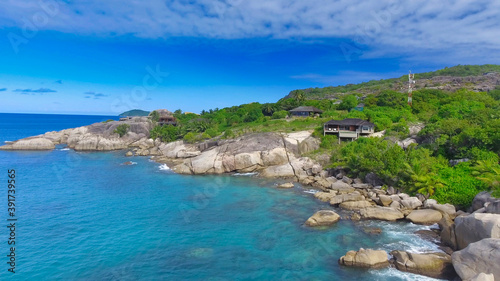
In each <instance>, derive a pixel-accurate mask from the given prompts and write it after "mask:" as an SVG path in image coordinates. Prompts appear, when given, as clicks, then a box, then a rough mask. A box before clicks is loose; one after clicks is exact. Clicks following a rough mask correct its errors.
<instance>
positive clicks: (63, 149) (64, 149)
mask: <svg viewBox="0 0 500 281" xmlns="http://www.w3.org/2000/svg"><path fill="white" fill-rule="evenodd" d="M59 150H60V151H67V150H70V149H69V148H61V149H59Z"/></svg>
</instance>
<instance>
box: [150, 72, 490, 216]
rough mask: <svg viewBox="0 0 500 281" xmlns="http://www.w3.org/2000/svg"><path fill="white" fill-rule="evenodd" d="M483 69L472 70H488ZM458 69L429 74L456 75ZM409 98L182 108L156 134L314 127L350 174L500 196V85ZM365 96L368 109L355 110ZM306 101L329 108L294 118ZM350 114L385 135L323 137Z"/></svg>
mask: <svg viewBox="0 0 500 281" xmlns="http://www.w3.org/2000/svg"><path fill="white" fill-rule="evenodd" d="M483 67H484V66H481V67H477V68H476V67H472V70H470V71H476V72H477V71H479V70H478V69H480V70H481V71H483V70H484V68H483ZM456 69H458V68H451V69H444V70H442V71H441V72H439V71H437V72H435V73H434V74H426V75H429V76H432V75H435V76H433V77H434V78H435V77H438V76H437V74H436V73H441V74H442V73H446V74H450V75H451V74H454V73H455V71H456ZM476 72H474V73H476ZM467 74H469V73H467ZM497 74H498V73H494V75H497ZM465 77H467V76H465ZM406 100H407V94H406V93H404V92H399V91H394V90H391V89H384V90H379V91H376V92H374V93H373V94H369V95H362V94H360V93H346V94H343V95H342V97H341V98H340V99H339V101H334V100H330V99H310V97H309V99H308V98H306V96H305V95H296V96H294V97H292V98H283V99H281V100H279V101H278V102H276V103H265V104H260V103H250V104H243V105H239V106H232V107H227V108H222V109H219V108H216V109H210V110H207V111H203V112H202V113H201V115H197V114H192V113H187V114H184V113H183V112H182V111H181V110H176V111H175V112H174V113H173V116H174V117H175V118H176V120H177V126H171V125H169V126H156V127H155V128H154V129H153V130H152V132H151V136H152V137H153V138H160V139H162V140H163V141H174V140H179V139H182V140H184V141H186V142H189V143H194V142H198V141H205V140H212V141H213V140H216V139H219V138H234V137H237V136H241V135H243V134H247V133H252V132H270V131H272V132H292V131H300V130H314V131H315V133H314V135H315V136H316V137H318V138H319V139H320V140H321V146H320V149H319V150H317V151H314V152H311V153H310V154H309V155H308V156H310V157H312V158H314V159H316V160H318V161H322V162H323V165H325V166H326V167H330V168H338V167H342V168H344V169H345V170H347V171H348V173H349V174H350V176H353V177H361V178H363V177H364V176H365V175H366V174H368V173H375V174H376V175H377V176H378V177H379V178H380V179H381V180H382V181H383V182H384V183H385V185H386V186H394V187H396V188H399V189H401V190H404V191H406V192H408V193H411V194H415V193H421V194H423V195H425V196H427V197H431V198H435V199H436V200H438V201H439V202H441V203H452V204H455V205H458V206H462V207H466V206H468V205H469V204H470V203H471V201H472V199H473V197H474V195H475V194H477V193H478V192H480V191H483V190H492V191H494V192H495V194H496V195H497V196H498V195H500V191H499V190H500V166H499V154H500V87H499V86H496V88H493V89H491V90H488V91H474V90H471V89H468V88H463V89H458V90H454V91H447V90H442V89H429V88H422V89H417V90H415V91H414V93H413V106H411V107H410V106H409V105H408V104H407V101H406ZM361 102H363V103H364V104H365V106H364V109H363V110H362V111H359V110H354V109H353V107H355V106H356V105H357V104H359V103H361ZM298 106H314V107H316V108H319V109H321V110H322V111H323V113H322V114H321V115H320V116H315V117H306V118H289V117H288V115H289V113H288V111H289V110H291V109H293V108H295V107H298ZM343 118H361V119H364V120H368V121H370V122H372V123H374V124H375V129H376V131H378V132H380V131H384V136H383V137H381V138H360V139H358V140H357V141H353V142H351V141H342V142H340V143H339V142H338V139H337V138H336V136H332V135H327V136H323V131H322V130H323V124H324V123H325V122H327V121H328V120H331V119H343ZM417 124H418V125H419V126H421V127H424V128H423V129H422V130H421V131H420V132H419V133H418V135H417V136H416V139H417V143H414V144H411V145H409V147H407V148H405V149H403V148H402V147H401V146H399V145H398V144H397V143H398V141H401V140H403V139H406V138H408V137H409V136H410V128H411V127H412V125H417ZM456 160H458V161H456ZM457 163H458V164H457Z"/></svg>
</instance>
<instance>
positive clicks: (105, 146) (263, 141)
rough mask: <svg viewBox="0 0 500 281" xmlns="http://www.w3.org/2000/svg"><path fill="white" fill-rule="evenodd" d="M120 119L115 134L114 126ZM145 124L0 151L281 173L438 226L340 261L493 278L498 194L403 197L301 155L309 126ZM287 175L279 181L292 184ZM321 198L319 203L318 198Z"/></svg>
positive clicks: (337, 196) (376, 216) (368, 207)
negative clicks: (166, 133) (211, 134)
mask: <svg viewBox="0 0 500 281" xmlns="http://www.w3.org/2000/svg"><path fill="white" fill-rule="evenodd" d="M122 124H127V125H128V131H127V132H126V134H124V135H122V136H120V135H119V134H118V133H117V132H116V129H117V127H118V126H119V125H122ZM152 128H153V123H152V122H151V121H150V119H149V118H146V117H134V118H131V119H128V120H125V121H110V122H105V123H96V124H92V125H89V126H83V127H79V128H74V129H66V130H62V131H59V132H48V133H45V134H43V135H38V136H34V137H29V138H25V139H21V140H18V141H14V142H10V143H8V144H6V145H4V146H1V147H0V149H2V150H51V149H54V148H55V146H56V145H61V144H63V145H64V144H65V145H67V147H69V148H72V149H74V150H76V151H112V150H124V153H126V155H127V156H151V157H152V159H154V160H155V161H157V162H159V163H166V164H167V165H168V166H169V167H171V169H172V170H173V171H174V172H176V173H179V174H189V175H204V174H226V173H258V175H259V176H261V177H265V178H276V179H286V180H287V181H293V182H299V183H301V184H303V185H309V186H312V187H315V188H316V189H317V190H318V192H316V193H315V194H314V196H315V197H316V198H317V199H318V200H319V201H322V202H325V203H328V204H329V205H331V206H333V207H335V208H340V209H343V210H344V212H347V213H348V214H349V217H348V219H352V220H385V221H396V220H406V221H408V222H411V223H414V224H423V225H432V224H438V225H439V233H438V235H439V238H440V241H441V242H440V245H441V246H442V252H434V253H410V252H407V251H401V250H400V249H393V250H392V251H391V252H390V254H389V253H387V252H385V251H381V250H376V249H366V250H365V249H361V250H359V251H349V252H347V254H346V255H345V256H343V257H341V258H340V259H339V263H340V264H342V265H344V266H358V267H369V268H373V267H374V268H380V267H386V266H393V267H395V268H396V269H398V270H401V271H407V272H412V273H416V274H421V275H426V276H430V277H435V278H442V279H450V280H451V279H453V278H455V277H456V275H457V274H458V276H459V277H460V278H462V279H463V280H494V279H495V278H496V279H497V280H500V271H498V266H497V264H498V261H500V200H499V199H497V198H493V197H491V195H490V194H489V193H487V192H483V193H480V194H478V195H477V196H476V198H475V199H474V202H473V204H472V207H471V209H470V210H467V211H468V212H464V211H463V210H458V211H457V210H456V208H455V206H453V205H450V204H438V203H437V202H436V201H435V200H433V199H427V198H425V197H424V196H421V195H418V196H410V195H408V194H405V193H400V192H398V190H396V189H394V188H393V187H388V188H383V187H382V186H381V185H382V183H381V182H380V180H379V179H378V177H377V175H375V174H373V173H370V174H368V175H367V176H366V177H365V178H364V179H359V178H355V179H351V178H349V177H347V173H346V172H345V171H344V170H342V169H323V167H322V166H321V165H320V164H318V163H316V162H314V161H313V160H311V159H310V158H308V157H304V156H303V155H304V154H305V153H307V152H310V151H313V150H316V149H318V147H319V140H317V139H316V138H314V137H313V136H312V132H309V131H302V132H294V133H254V134H249V135H244V136H241V137H238V138H234V139H220V138H219V139H212V140H209V141H205V142H200V143H195V144H188V143H185V142H183V141H176V142H170V143H162V142H161V141H159V140H158V139H157V140H153V139H151V138H150V134H149V132H150V130H151V129H152ZM293 186H294V184H293V183H290V182H287V183H286V184H282V185H280V186H279V187H280V188H292V187H293ZM321 204H324V203H321ZM340 219H341V218H340V216H339V215H338V214H336V213H335V212H333V211H332V210H318V212H317V213H316V214H314V215H312V217H311V218H309V219H307V220H305V225H307V226H309V227H318V226H320V227H329V226H331V225H333V224H335V223H336V222H337V221H338V220H340Z"/></svg>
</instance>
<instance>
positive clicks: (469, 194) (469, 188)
mask: <svg viewBox="0 0 500 281" xmlns="http://www.w3.org/2000/svg"><path fill="white" fill-rule="evenodd" d="M438 176H439V178H440V179H441V180H442V181H443V182H444V187H442V188H440V189H438V190H436V192H435V193H434V195H433V196H432V197H431V198H434V199H436V200H437V201H438V202H439V203H443V204H444V203H451V204H453V205H457V206H460V207H462V208H466V207H468V206H470V204H471V203H472V200H473V199H474V196H476V194H477V193H479V192H480V191H482V190H486V185H485V184H484V183H483V182H481V181H480V180H478V179H476V178H475V177H474V176H472V173H471V169H470V164H469V163H460V164H458V165H456V166H455V167H442V168H441V169H440V170H439V173H438Z"/></svg>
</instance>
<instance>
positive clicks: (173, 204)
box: [0, 115, 435, 280]
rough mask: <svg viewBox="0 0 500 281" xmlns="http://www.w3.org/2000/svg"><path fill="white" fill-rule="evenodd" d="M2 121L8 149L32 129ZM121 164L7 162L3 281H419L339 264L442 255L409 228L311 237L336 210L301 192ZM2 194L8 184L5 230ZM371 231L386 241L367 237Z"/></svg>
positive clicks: (343, 226)
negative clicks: (11, 206)
mask: <svg viewBox="0 0 500 281" xmlns="http://www.w3.org/2000/svg"><path fill="white" fill-rule="evenodd" d="M4 116H5V115H3V116H1V115H0V118H1V117H4ZM31 117H32V116H31ZM31 117H29V118H31ZM45 118H49V119H50V118H51V117H45ZM54 118H55V119H56V120H57V118H56V117H54ZM92 118H94V119H92ZM95 118H96V117H88V119H86V117H84V116H81V117H78V118H76V117H75V120H76V119H78V122H80V123H81V122H88V123H92V122H94V121H95ZM7 119H8V120H9V122H12V120H13V119H9V118H2V119H0V132H2V135H1V137H0V138H1V140H13V139H14V138H13V137H15V136H16V135H22V134H23V132H24V133H26V132H27V131H29V132H30V133H31V132H32V131H33V130H34V129H33V128H31V129H27V130H26V131H23V130H22V126H23V119H22V118H19V116H18V117H17V118H15V120H16V121H15V122H17V124H18V126H17V128H19V130H16V132H17V133H16V134H15V135H14V134H12V135H8V134H6V133H5V132H8V131H9V130H6V129H5V128H6V127H8V126H11V125H5V124H4V123H6V122H7V121H5V120H7ZM92 120H94V121H92ZM54 123H57V121H54ZM75 123H76V122H75ZM65 125H68V124H65ZM40 126H41V127H40V128H37V129H38V130H45V131H50V130H53V129H50V128H47V127H51V126H53V127H54V129H56V128H57V129H59V128H60V127H57V126H56V125H46V126H45V125H40ZM59 126H60V124H59ZM75 126H78V125H75ZM11 127H12V126H11ZM67 127H72V126H71V124H69V126H67ZM19 132H20V133H19ZM41 133H43V132H41ZM22 137H23V136H22ZM123 154H124V153H123V152H104V153H102V152H101V153H82V152H75V151H72V150H67V149H64V148H63V147H58V149H57V150H54V151H49V152H6V151H0V168H1V169H0V172H1V173H3V174H2V175H0V177H2V178H3V179H4V180H2V182H6V178H7V169H15V170H16V175H17V181H16V190H17V193H16V202H17V203H16V205H17V206H16V207H17V217H18V222H16V224H17V228H16V257H17V260H16V273H15V274H12V273H9V272H7V269H8V265H7V264H6V261H7V257H6V255H7V254H8V247H9V246H8V245H7V242H6V241H7V235H8V232H7V229H5V228H4V229H3V230H1V231H0V245H2V246H0V253H1V255H0V257H3V258H0V279H1V280H422V279H424V278H423V277H421V276H417V275H412V274H404V273H400V272H398V271H396V270H394V269H384V270H359V269H350V268H344V267H340V266H339V265H338V264H337V260H338V258H339V257H340V256H342V255H344V254H345V252H346V251H348V250H354V249H355V250H357V249H359V248H360V247H364V248H376V249H385V250H388V251H389V250H394V249H402V250H410V249H412V250H415V251H423V250H426V249H435V246H434V245H433V244H432V243H430V242H427V241H424V240H421V239H420V238H418V237H417V236H416V235H414V234H413V232H414V231H416V230H418V229H425V228H426V227H421V226H414V225H409V224H405V223H386V222H351V221H349V220H341V221H340V222H339V223H337V224H336V225H335V226H333V227H331V228H327V229H311V228H307V227H305V226H304V225H303V223H304V221H305V220H306V219H307V218H308V217H309V216H310V215H312V214H313V213H314V212H315V211H317V210H319V209H325V208H326V209H333V208H331V207H330V206H329V205H328V204H325V203H320V202H318V201H317V200H315V199H314V198H313V196H312V194H310V193H307V192H306V191H308V190H307V189H304V188H301V187H297V188H294V189H290V190H280V189H276V188H274V187H273V183H274V182H272V181H266V180H260V179H256V178H253V177H245V176H219V177H215V176H196V177H195V176H181V175H176V174H174V173H172V172H171V171H169V170H168V169H162V168H164V167H162V166H161V165H159V164H157V163H154V162H152V161H150V160H149V159H148V158H146V157H143V158H133V159H132V161H134V163H135V164H134V165H123V163H124V162H126V161H129V160H131V158H126V157H124V156H123ZM6 190H7V185H6V184H5V187H2V194H3V195H2V196H1V198H4V199H2V200H1V201H0V207H1V208H2V209H4V211H2V212H1V214H2V217H1V219H2V220H3V221H4V222H5V220H6V218H7V212H6V209H7V200H6V197H7V196H6V194H7V192H6ZM336 211H338V212H339V213H341V214H342V212H341V211H340V210H336ZM366 227H381V228H382V229H383V232H382V234H381V235H373V234H367V233H365V232H364V231H363V228H366Z"/></svg>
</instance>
